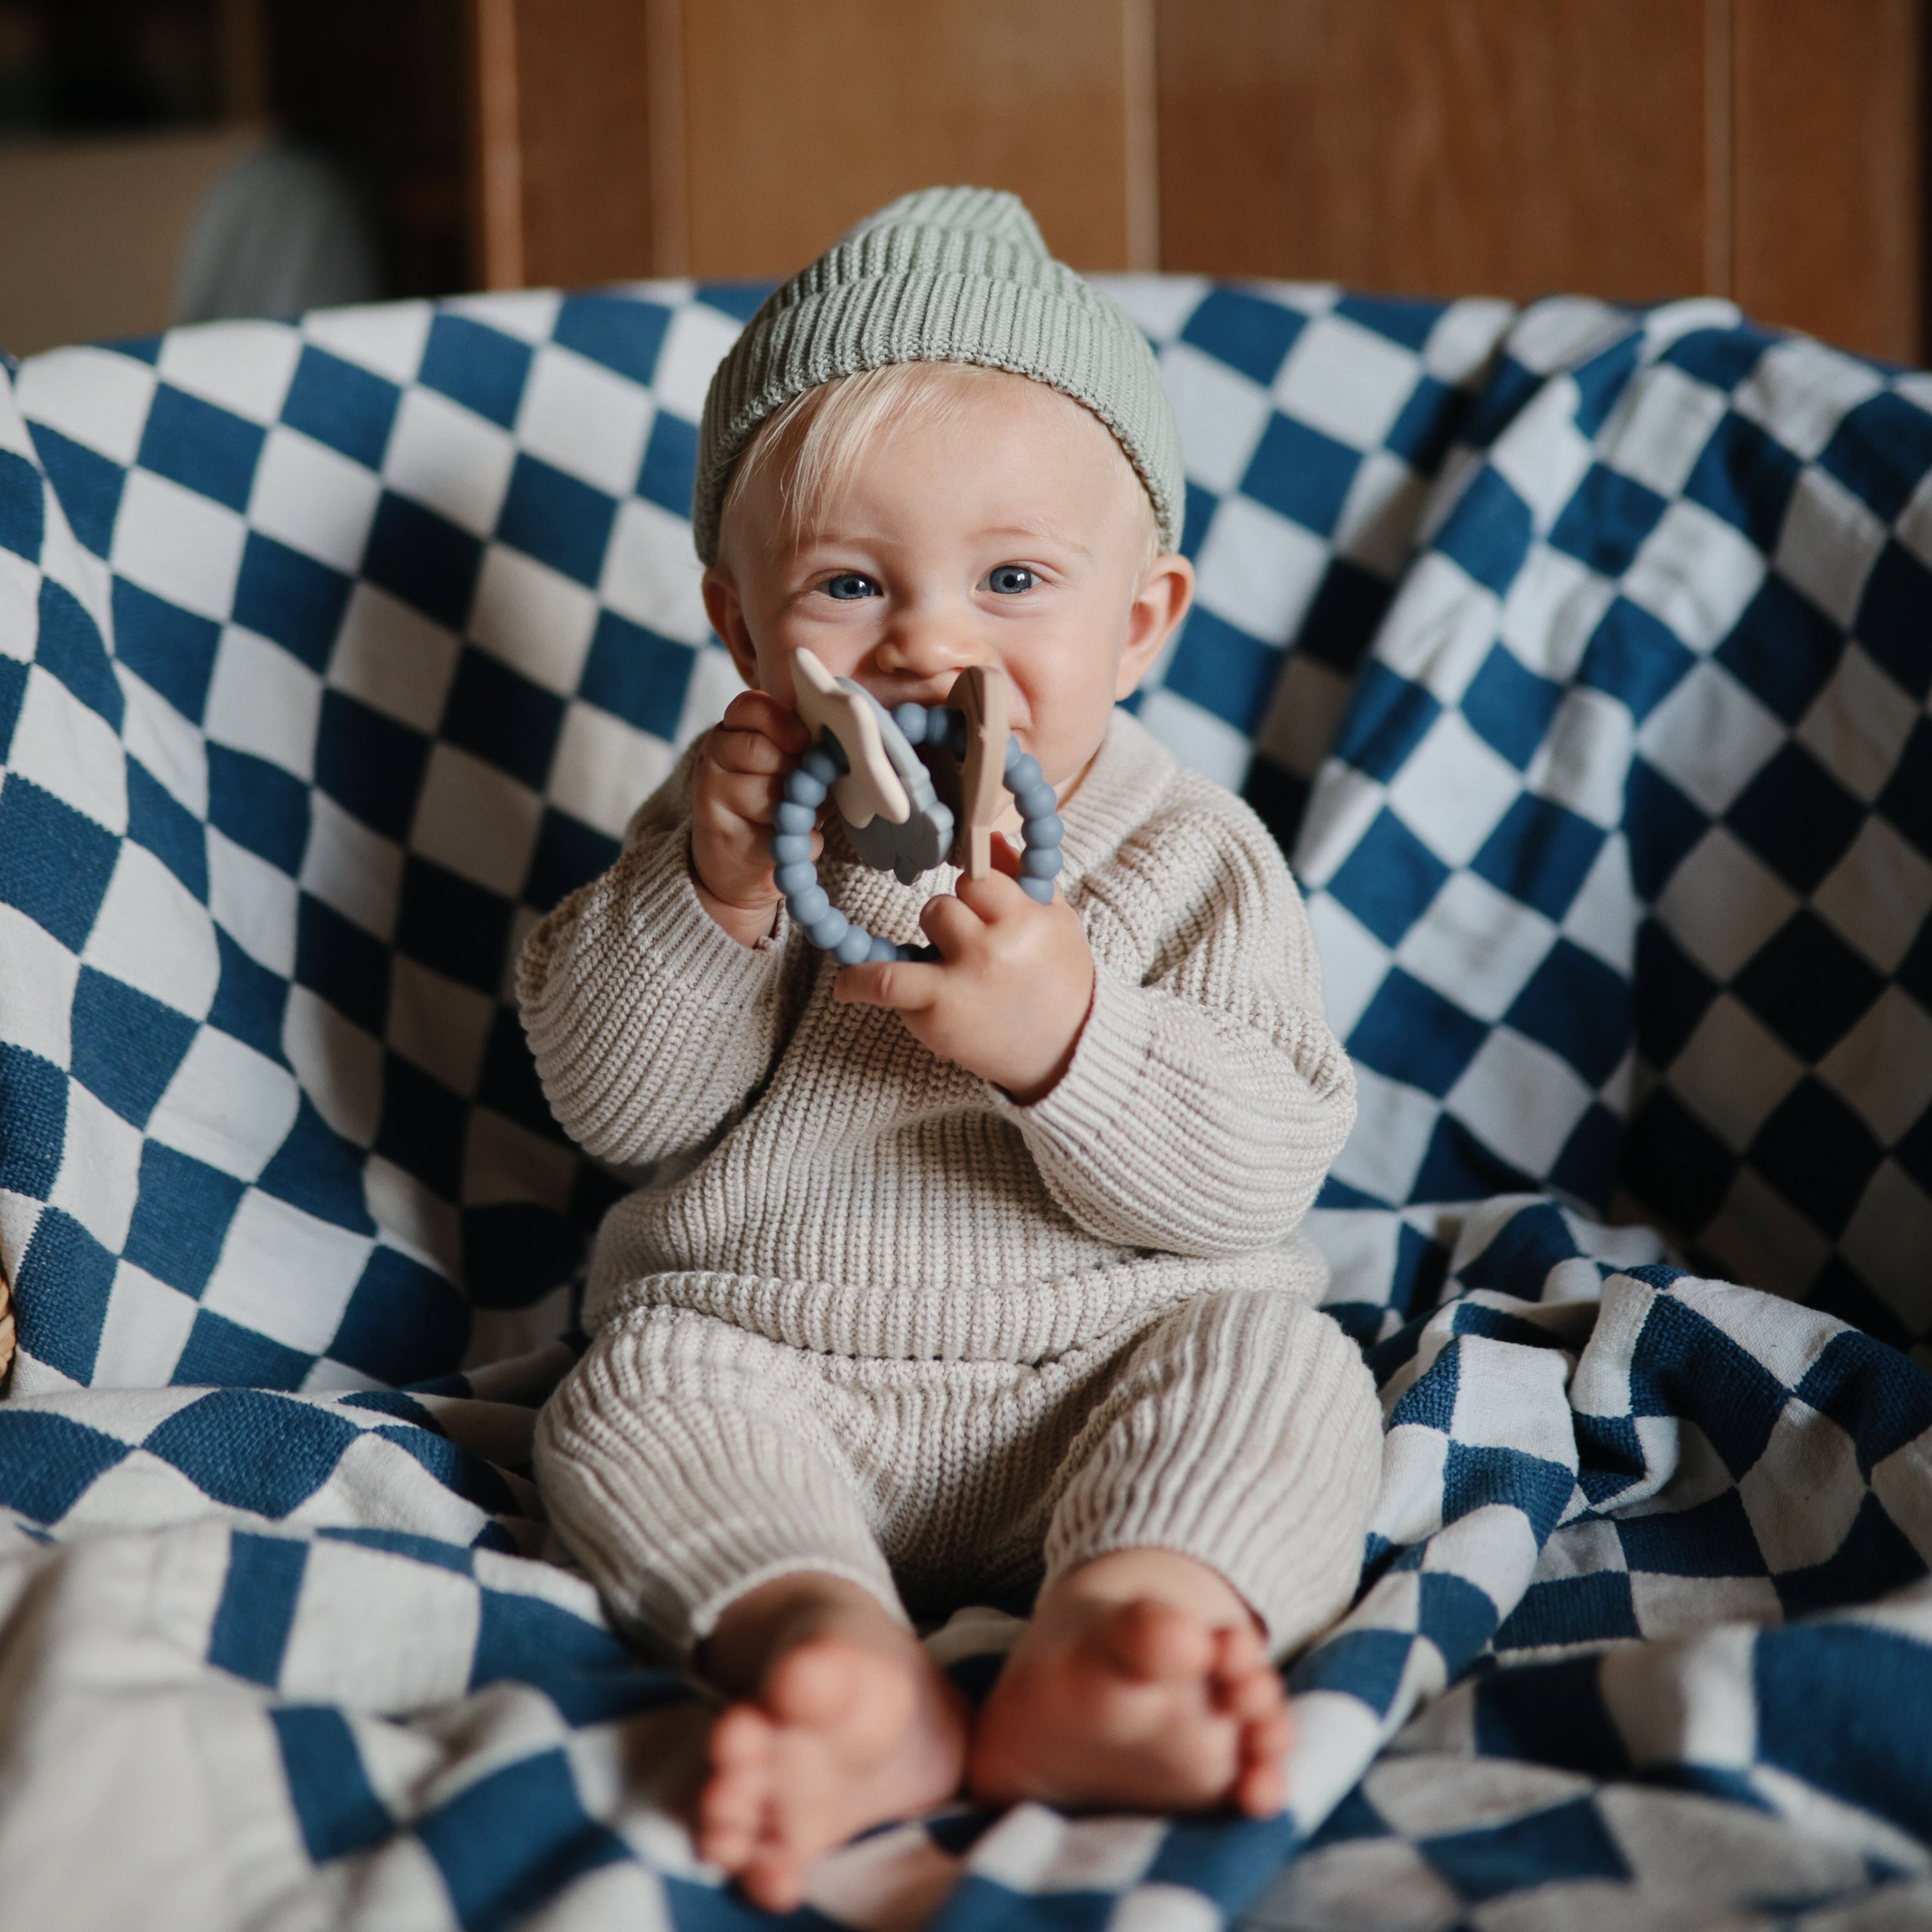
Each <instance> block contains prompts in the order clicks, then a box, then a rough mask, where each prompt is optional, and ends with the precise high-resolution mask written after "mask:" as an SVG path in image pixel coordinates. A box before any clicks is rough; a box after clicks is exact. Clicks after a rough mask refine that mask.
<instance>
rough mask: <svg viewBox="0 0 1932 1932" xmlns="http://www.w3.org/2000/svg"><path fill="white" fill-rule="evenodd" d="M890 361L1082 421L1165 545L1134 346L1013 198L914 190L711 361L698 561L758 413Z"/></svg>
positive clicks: (1123, 323)
mask: <svg viewBox="0 0 1932 1932" xmlns="http://www.w3.org/2000/svg"><path fill="white" fill-rule="evenodd" d="M900 362H964V363H970V364H973V365H976V366H977V367H980V368H989V369H1005V370H1009V371H1011V372H1012V373H1013V374H1015V375H1019V376H1025V377H1031V379H1032V380H1034V381H1035V382H1037V383H1046V385H1047V386H1049V388H1051V389H1058V391H1059V392H1061V395H1065V396H1070V397H1071V398H1073V400H1074V401H1076V402H1078V403H1081V404H1085V407H1087V408H1088V409H1090V410H1092V411H1093V413H1094V415H1096V416H1098V417H1099V418H1100V420H1101V421H1102V422H1103V423H1105V424H1106V425H1107V427H1108V428H1109V429H1110V430H1111V431H1113V433H1114V436H1115V440H1117V441H1118V443H1119V444H1120V446H1121V449H1123V450H1124V452H1126V455H1127V460H1129V461H1130V463H1133V466H1134V469H1135V472H1136V474H1137V475H1139V478H1140V479H1141V481H1142V483H1143V484H1145V486H1146V487H1147V493H1148V496H1149V498H1150V499H1151V500H1152V502H1153V504H1154V517H1155V520H1156V522H1157V523H1158V524H1159V526H1160V538H1161V542H1162V544H1163V546H1164V547H1166V548H1167V549H1169V550H1178V549H1179V547H1181V522H1182V518H1183V516H1184V513H1185V508H1186V499H1187V486H1186V484H1185V482H1184V479H1183V477H1182V474H1181V440H1180V437H1179V434H1178V432H1177V431H1176V429H1175V422H1174V413H1173V411H1172V410H1171V409H1170V408H1169V406H1168V401H1167V398H1166V394H1165V393H1164V392H1163V390H1162V389H1161V386H1160V370H1159V368H1158V367H1157V365H1156V363H1155V361H1154V352H1153V350H1151V349H1150V348H1149V347H1148V342H1147V338H1145V336H1144V335H1142V333H1141V332H1140V331H1139V329H1137V328H1136V326H1134V324H1133V323H1132V322H1130V320H1128V319H1127V316H1126V314H1124V312H1123V311H1121V308H1120V307H1119V306H1118V304H1116V303H1115V302H1111V301H1109V299H1107V297H1106V296H1103V294H1101V293H1100V291H1099V290H1097V289H1096V288H1095V287H1093V285H1092V284H1091V283H1089V282H1088V281H1085V279H1084V278H1082V277H1081V276H1080V275H1076V273H1075V272H1073V269H1070V268H1068V267H1067V266H1066V265H1065V264H1064V263H1060V262H1056V261H1055V260H1054V259H1053V257H1052V256H1051V255H1050V254H1048V252H1047V248H1046V242H1045V241H1044V240H1043V239H1042V238H1041V236H1040V229H1038V227H1037V226H1035V224H1034V219H1033V217H1032V216H1031V214H1028V212H1027V211H1026V209H1025V206H1024V205H1022V203H1021V202H1020V201H1019V199H1018V198H1017V197H1016V196H1013V195H1010V194H1007V193H1001V192H1000V191H998V190H994V189H990V188H974V187H950V188H926V189H924V190H921V191H920V192H919V193H916V194H909V195H906V196H903V197H902V198H901V199H899V200H898V201H895V202H892V204H891V205H890V206H889V207H886V208H881V209H880V211H879V212H878V213H877V214H874V215H870V216H868V217H867V218H866V219H865V220H863V221H862V222H860V223H859V225H858V226H856V228H854V229H852V231H851V232H850V233H849V234H848V235H847V236H845V237H844V239H842V240H841V241H840V242H836V243H835V244H834V245H832V247H831V248H829V249H828V250H826V252H825V253H824V254H823V255H821V256H820V257H819V258H818V260H817V261H815V262H814V263H812V264H811V266H810V267H809V268H807V269H804V270H803V271H802V272H801V273H799V274H798V275H794V276H793V278H792V279H791V280H790V281H788V282H787V283H786V284H785V285H784V287H782V288H781V289H779V290H777V291H776V292H775V293H773V294H772V296H769V298H768V299H766V302H765V303H764V304H763V306H762V307H761V308H760V309H759V311H758V312H757V314H755V315H754V316H753V317H752V318H751V321H750V322H749V323H747V324H746V326H745V331H744V332H743V334H742V335H740V336H739V338H738V340H737V341H736V343H734V344H733V345H732V347H731V350H730V353H728V354H727V356H725V358H724V361H723V362H721V363H720V364H719V365H718V368H717V370H716V371H715V374H713V375H712V379H711V386H710V389H709V391H708V392H706V396H705V399H704V418H703V424H702V425H701V426H700V429H699V431H698V443H697V484H696V487H695V489H694V491H693V494H692V501H691V527H692V535H693V537H694V539H695V541H696V543H697V553H698V556H700V558H701V559H703V561H704V562H706V563H709V562H712V560H713V559H714V558H715V556H717V554H718V517H719V513H720V511H721V509H722V508H723V505H724V493H725V490H726V488H727V486H728V485H729V484H730V478H731V470H732V467H733V465H734V464H735V463H736V461H737V460H738V458H739V455H740V454H741V453H742V452H743V450H744V448H745V445H746V444H747V443H749V442H750V441H751V438H752V437H753V436H754V434H756V433H757V428H758V425H760V423H762V422H763V421H764V420H765V419H766V417H767V416H771V415H772V414H773V413H775V412H776V411H777V410H780V409H781V408H783V407H784V405H785V404H787V403H788V402H790V401H791V400H792V398H793V397H795V396H799V395H804V394H805V392H806V391H807V390H809V389H817V387H818V386H820V384H821V383H829V382H831V381H832V380H835V378H837V377H841V376H854V375H858V374H861V373H862V372H863V371H866V370H870V369H883V368H889V367H890V366H891V365H893V364H895V363H900Z"/></svg>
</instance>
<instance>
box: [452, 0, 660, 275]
mask: <svg viewBox="0 0 1932 1932" xmlns="http://www.w3.org/2000/svg"><path fill="white" fill-rule="evenodd" d="M655 12H656V10H655V9H654V8H653V7H652V6H651V5H646V4H645V0H472V7H471V23H472V26H471V40H472V63H473V65H474V68H475V86H474V94H473V98H474V101H475V148H476V161H475V193H476V199H477V209H476V220H477V230H478V254H479V257H480V266H481V277H480V279H481V281H483V283H484V286H485V287H491V288H511V287H541V286H545V285H548V284H561V285H562V286H564V287H582V286H583V285H584V284H590V283H596V282H606V281H619V280H622V279H624V278H628V277H634V276H643V275H650V274H652V273H653V272H657V271H658V270H660V269H663V268H664V266H665V264H664V263H662V262H661V261H660V260H659V254H660V247H661V244H662V243H663V242H664V239H665V238H664V236H663V235H662V234H661V233H660V232H659V230H660V229H661V228H662V226H664V224H663V223H659V222H654V220H653V218H652V215H653V208H652V199H653V169H652V154H653V146H654V143H653V139H652V136H653V133H654V131H661V130H658V124H657V117H656V116H655V113H654V105H655V104H654V99H653V87H652V82H653V74H652V54H653V46H652V39H653V34H652V29H653V26H654V25H655V20H654V15H655ZM661 78H662V77H661V76H659V77H658V80H660V81H661ZM658 186H659V187H660V188H661V186H662V184H661V182H660V183H658ZM673 266H674V265H673Z"/></svg>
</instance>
